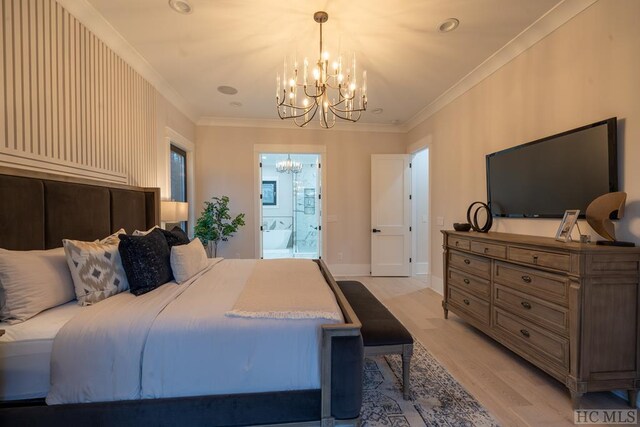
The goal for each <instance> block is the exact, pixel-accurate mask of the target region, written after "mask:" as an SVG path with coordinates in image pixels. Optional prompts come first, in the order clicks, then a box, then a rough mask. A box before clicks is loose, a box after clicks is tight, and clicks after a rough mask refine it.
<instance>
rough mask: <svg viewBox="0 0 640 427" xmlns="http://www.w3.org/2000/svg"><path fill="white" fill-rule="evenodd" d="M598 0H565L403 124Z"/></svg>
mask: <svg viewBox="0 0 640 427" xmlns="http://www.w3.org/2000/svg"><path fill="white" fill-rule="evenodd" d="M597 1H598V0H563V1H561V2H560V3H558V4H557V5H556V6H554V7H553V8H552V9H550V10H549V11H548V12H547V13H545V14H544V15H542V16H541V17H540V18H538V19H537V20H536V21H535V22H534V23H533V24H531V25H529V26H528V27H527V28H525V29H524V30H523V31H522V32H521V33H520V34H518V35H517V36H516V37H514V38H513V40H511V41H510V42H508V43H507V44H505V45H504V46H503V47H502V48H500V49H499V50H498V51H496V52H495V53H494V54H492V55H491V56H490V57H489V58H487V59H486V60H485V61H484V62H482V63H481V64H480V65H478V66H477V67H476V68H474V69H473V70H472V71H471V72H470V73H469V74H467V75H466V76H464V77H463V78H462V79H460V80H459V81H458V82H457V83H455V84H454V85H453V86H451V87H450V88H449V89H447V90H446V91H445V92H444V93H443V94H442V95H440V96H439V97H438V98H436V99H435V100H434V101H433V102H431V103H430V104H429V105H427V106H426V107H425V108H423V109H422V110H421V111H420V112H418V113H417V114H416V115H415V116H413V117H412V118H411V119H409V120H407V121H406V122H405V123H404V124H403V125H402V126H401V127H402V129H403V130H404V131H405V132H409V131H411V130H412V129H413V128H415V127H416V126H418V125H419V124H420V123H422V122H423V121H425V120H426V119H428V118H429V117H431V116H433V115H434V114H435V113H437V112H438V111H440V110H441V109H442V108H444V107H445V106H447V105H448V104H449V103H451V102H453V101H454V100H455V99H456V98H458V97H460V96H461V95H463V94H464V93H465V92H467V91H469V90H470V89H472V88H473V87H474V86H476V85H477V84H479V83H480V82H482V81H483V80H484V79H486V78H487V77H489V76H491V75H492V74H493V73H495V72H496V71H498V70H499V69H500V68H502V67H503V66H504V65H506V64H508V63H509V62H511V61H512V60H513V59H515V58H516V57H517V56H519V55H520V54H521V53H523V52H525V51H526V50H527V49H529V48H531V47H532V46H533V45H535V44H536V43H538V42H539V41H540V40H542V39H544V38H545V37H547V36H548V35H549V34H551V33H553V32H554V31H555V30H556V29H558V28H559V27H561V26H562V25H564V24H565V23H566V22H568V21H569V20H571V19H572V18H573V17H575V16H576V15H578V14H580V13H581V12H582V11H584V10H585V9H587V8H588V7H590V6H591V5H592V4H594V3H595V2H597Z"/></svg>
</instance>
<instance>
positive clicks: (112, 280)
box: [62, 229, 129, 305]
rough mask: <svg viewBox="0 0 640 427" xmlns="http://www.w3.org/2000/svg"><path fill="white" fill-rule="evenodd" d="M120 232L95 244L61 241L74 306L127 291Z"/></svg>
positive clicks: (121, 230)
mask: <svg viewBox="0 0 640 427" xmlns="http://www.w3.org/2000/svg"><path fill="white" fill-rule="evenodd" d="M120 234H126V232H125V231H124V230H123V229H120V230H118V231H117V232H115V233H114V234H112V235H111V236H109V237H106V238H104V239H102V240H100V241H98V242H81V241H78V240H68V239H64V240H63V241H62V244H63V245H64V251H65V254H66V256H67V264H68V265H69V270H71V277H72V278H73V285H74V288H75V291H76V298H78V304H80V305H91V304H95V303H97V302H99V301H102V300H103V299H107V298H109V297H110V296H113V295H115V294H118V293H120V292H123V291H126V290H127V289H129V283H128V281H127V276H126V274H125V272H124V268H122V260H121V258H120V252H118V244H119V243H120V239H119V238H118V236H119V235H120Z"/></svg>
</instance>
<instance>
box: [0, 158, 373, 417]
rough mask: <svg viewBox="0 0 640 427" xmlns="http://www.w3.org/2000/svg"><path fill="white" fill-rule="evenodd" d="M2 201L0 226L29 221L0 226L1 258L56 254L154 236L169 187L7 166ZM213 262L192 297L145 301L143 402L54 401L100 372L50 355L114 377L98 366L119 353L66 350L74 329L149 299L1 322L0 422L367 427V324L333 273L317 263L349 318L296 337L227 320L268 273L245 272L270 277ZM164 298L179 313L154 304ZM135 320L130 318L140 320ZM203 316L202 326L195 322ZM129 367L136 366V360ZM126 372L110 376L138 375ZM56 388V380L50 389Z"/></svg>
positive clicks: (122, 299)
mask: <svg viewBox="0 0 640 427" xmlns="http://www.w3.org/2000/svg"><path fill="white" fill-rule="evenodd" d="M0 198H1V199H2V200H5V201H6V200H11V201H13V203H10V204H8V203H3V205H2V207H0V224H21V226H20V227H6V226H5V227H2V228H0V247H3V248H6V249H11V250H34V249H51V248H55V247H58V246H60V244H61V243H60V242H61V240H62V238H73V239H79V240H93V239H99V238H101V237H103V236H105V235H108V234H109V233H112V232H113V231H116V230H118V229H119V228H121V227H124V228H125V229H127V230H134V229H140V230H143V229H149V228H151V227H152V226H153V225H155V224H157V223H158V222H159V221H158V219H159V191H158V189H150V188H139V187H130V186H122V185H114V184H107V183H102V182H87V181H85V180H80V179H75V178H67V177H58V176H52V175H48V174H43V173H38V172H30V171H21V170H14V169H8V168H0ZM79 213H80V214H79ZM262 262H264V261H262ZM209 263H210V264H211V265H210V266H209V267H208V268H207V269H206V270H205V271H204V272H203V273H202V274H201V275H200V276H199V277H197V278H196V279H195V280H192V281H191V282H190V283H187V284H186V286H183V285H184V284H181V285H177V284H175V283H169V284H166V285H164V286H162V287H161V288H159V289H157V290H156V291H159V290H160V289H162V291H160V292H156V291H152V292H151V293H149V294H145V295H150V294H152V295H151V297H148V298H147V299H148V300H149V301H152V302H149V303H148V304H149V305H150V306H153V304H160V305H158V306H157V307H156V308H155V310H156V311H157V312H158V313H157V314H156V317H154V318H153V319H152V320H149V321H148V322H147V323H149V324H150V325H152V326H149V330H147V331H146V332H140V333H139V334H138V335H139V336H140V337H143V340H142V341H141V344H140V343H139V344H138V345H141V346H142V348H143V349H144V351H145V352H146V353H145V355H144V356H145V359H144V360H145V361H151V360H154V364H151V363H150V362H149V363H148V364H146V365H143V364H139V365H141V366H142V367H141V368H140V381H139V384H140V386H139V387H138V388H139V390H136V391H135V393H127V392H122V390H125V389H126V390H132V389H134V388H135V387H134V386H133V385H127V386H126V387H123V388H122V389H118V388H117V387H115V388H113V387H112V389H109V390H106V391H105V390H92V391H91V392H90V393H85V394H82V393H81V394H79V395H78V397H77V398H75V400H74V399H73V398H71V399H70V398H68V395H69V393H67V397H62V398H60V399H57V398H56V397H55V396H56V395H57V391H59V390H64V389H65V387H67V388H69V387H70V388H73V387H74V386H75V385H76V380H77V381H82V380H83V379H86V378H88V377H90V376H91V375H93V374H94V372H93V371H91V370H89V369H88V368H86V369H85V371H82V369H80V370H78V372H74V371H72V370H71V368H70V367H69V366H67V367H66V368H64V369H63V368H61V367H60V366H59V365H60V364H59V363H53V364H52V363H51V358H52V356H51V355H52V352H53V354H54V356H55V355H56V354H58V353H59V355H58V356H55V357H54V360H63V361H64V360H66V359H71V358H72V357H73V355H74V354H79V353H83V352H86V354H90V355H92V356H91V357H90V358H89V359H90V360H91V361H92V363H93V364H94V365H96V366H97V367H98V368H96V369H95V372H98V373H100V372H102V374H103V375H104V374H105V372H103V371H102V370H101V369H100V368H99V367H100V363H102V362H104V363H105V364H106V363H107V359H105V360H104V361H102V362H101V359H100V355H101V352H103V351H104V348H110V346H105V345H104V342H101V341H100V339H97V338H95V336H96V334H94V337H93V338H91V339H89V340H86V341H87V343H84V344H81V343H79V344H78V345H84V346H85V347H77V348H73V345H75V344H73V343H75V342H76V341H82V340H79V339H77V337H71V338H69V337H67V338H66V340H67V341H66V342H65V341H64V340H65V337H66V336H67V335H68V334H69V332H68V330H69V329H73V328H72V327H71V325H72V324H74V323H76V324H79V328H80V329H82V326H83V325H82V323H83V322H86V319H85V318H94V317H96V316H98V315H97V314H96V313H100V312H102V314H101V315H102V316H105V317H104V318H105V319H108V318H109V316H111V318H113V315H112V314H111V312H109V311H108V310H113V309H116V310H120V311H119V313H120V312H124V311H126V310H124V309H122V307H125V306H126V305H127V304H128V303H129V304H133V303H132V301H134V300H135V304H136V305H137V306H138V307H139V306H140V304H142V301H143V299H140V298H142V297H144V296H145V295H143V296H142V297H134V296H133V295H131V294H129V293H128V292H125V293H121V294H118V295H115V296H112V297H110V298H109V299H107V300H105V301H102V302H100V303H98V304H96V305H94V306H91V307H88V308H89V310H87V307H80V306H78V305H77V304H75V303H73V302H71V303H68V304H64V305H60V306H58V307H55V308H52V309H50V310H46V311H44V312H42V313H40V314H38V315H37V316H35V317H33V318H31V319H29V320H27V321H25V322H23V323H19V324H16V325H4V326H3V325H0V329H5V331H6V332H5V334H4V336H2V337H0V396H1V397H0V400H2V402H1V403H0V424H2V425H7V426H9V425H26V424H28V425H38V424H46V425H69V423H75V424H81V423H89V422H91V423H99V424H100V425H116V424H117V425H140V424H141V423H146V424H150V425H176V424H182V425H187V424H188V425H252V424H283V423H297V424H299V423H310V424H317V423H322V424H323V425H333V424H346V425H354V424H357V423H358V422H359V410H360V405H361V401H362V339H361V336H360V332H359V330H360V323H359V321H358V319H357V317H356V315H355V314H354V312H353V310H352V309H351V307H350V306H349V304H348V302H347V301H346V299H345V298H344V295H342V293H341V292H340V290H339V288H338V286H337V285H336V283H335V281H334V279H333V277H332V276H331V274H330V272H329V271H328V269H327V267H326V265H325V264H324V262H323V261H322V260H315V261H314V262H313V263H314V264H313V265H314V268H315V269H316V270H317V271H318V272H319V273H317V274H318V275H319V276H321V278H322V279H323V284H324V285H326V286H325V288H324V289H325V290H327V292H328V293H330V294H331V296H332V300H333V301H334V302H335V306H336V312H337V313H338V316H337V317H331V316H326V317H325V318H322V316H320V317H316V318H308V319H298V320H296V321H295V322H289V323H290V324H292V325H294V326H293V327H291V326H286V323H287V321H286V320H285V319H274V318H260V316H249V317H246V316H244V317H243V316H239V317H233V316H230V315H229V313H230V312H231V311H233V310H232V309H233V308H234V304H236V305H237V302H238V300H239V299H240V296H244V295H245V293H246V292H245V291H244V290H243V289H245V288H248V287H250V286H249V285H248V284H247V283H252V280H253V279H252V278H253V277H254V276H258V277H259V276H260V275H259V274H258V273H256V274H254V275H251V274H249V273H248V272H251V271H262V270H260V266H261V265H262V264H260V261H257V260H232V261H228V260H225V261H221V260H210V261H209ZM305 265H306V264H305ZM305 268H309V266H308V265H306V267H305ZM243 275H244V276H243ZM230 278H234V280H235V282H233V281H231V279H230ZM249 279H252V280H249ZM238 280H239V281H238ZM238 283H240V285H238ZM174 294H175V295H174ZM164 295H167V297H166V298H165V296H164ZM136 298H138V299H137V300H136ZM163 299H167V301H169V302H168V303H164V302H161V303H157V302H153V301H159V300H163ZM144 301H146V300H144ZM203 301H204V302H203ZM144 304H147V303H146V302H145V303H144ZM162 304H169V305H162ZM198 304H200V305H199V306H197V305H198ZM198 307H199V308H198ZM98 308H99V309H98ZM130 311H131V313H130V314H129V315H132V316H136V315H138V314H137V311H136V310H130ZM194 312H201V316H200V317H198V318H196V317H194V315H193V313H194ZM183 313H184V315H183ZM96 318H97V317H96ZM118 318H119V317H118ZM143 318H144V317H143ZM81 319H85V320H81ZM202 319H204V320H202ZM136 322H138V323H144V321H137V320H136ZM99 323H100V322H98V324H99ZM102 323H105V322H104V321H103V322H102ZM115 323H117V322H115ZM120 323H123V324H124V323H126V322H125V321H123V322H120ZM136 324H137V323H136ZM212 325H215V326H212ZM115 327H116V326H113V325H110V326H109V328H103V330H101V331H100V330H99V329H100V326H97V327H96V328H97V329H98V330H99V331H98V332H97V336H99V337H102V336H104V337H107V336H108V335H109V333H110V332H111V333H112V334H113V335H114V336H115V335H123V333H126V327H124V326H122V325H121V326H120V327H122V328H123V329H122V330H121V331H120V332H117V333H114V332H113V328H115ZM283 328H290V329H283ZM132 335H133V334H132ZM106 339H108V338H104V340H106ZM105 342H107V341H105ZM69 343H72V344H69ZM56 346H57V347H56ZM91 346H94V347H95V348H93V350H91V349H92V347H91ZM101 346H102V347H101ZM116 347H117V346H116ZM56 348H57V350H56ZM91 351H94V353H91ZM114 351H115V350H114ZM65 352H66V353H65ZM124 352H127V351H126V350H125V351H124ZM176 361H179V362H176ZM271 361H273V362H271ZM127 363H128V365H131V366H136V362H135V360H134V361H127ZM127 363H124V364H123V366H125V367H124V368H122V370H119V369H117V370H114V371H113V372H112V373H111V374H110V377H112V378H116V377H117V376H118V374H121V376H122V377H123V378H127V377H128V376H130V375H128V374H127V373H126V365H127ZM145 363H147V362H145ZM50 366H53V370H52V371H51V372H50V369H49V367H50ZM105 366H106V365H105ZM158 366H159V367H160V368H159V367H158ZM65 369H66V370H65ZM74 375H75V377H74ZM49 378H52V379H54V381H53V383H52V384H50V382H49ZM221 378H224V380H221ZM61 379H62V380H61ZM65 379H66V384H65V381H64V380H65ZM107 382H108V381H107V380H105V379H104V378H102V379H100V375H98V376H97V380H96V378H92V379H91V381H88V382H87V384H85V385H84V386H78V387H76V390H83V393H84V392H85V391H86V390H87V389H91V387H89V385H91V384H94V385H95V384H98V385H102V384H103V383H107ZM112 382H116V381H112ZM118 384H120V383H118ZM132 384H134V383H132ZM127 387H129V388H128V389H127ZM98 388H100V387H98ZM102 388H105V387H102ZM106 388H107V389H108V387H106ZM94 392H95V394H92V393H94ZM71 395H73V392H72V393H71ZM87 396H89V397H87ZM45 397H47V400H48V402H49V403H51V404H50V405H47V404H46V403H45V400H44V398H45Z"/></svg>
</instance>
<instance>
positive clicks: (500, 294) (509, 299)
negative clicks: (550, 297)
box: [493, 284, 569, 335]
mask: <svg viewBox="0 0 640 427" xmlns="http://www.w3.org/2000/svg"><path fill="white" fill-rule="evenodd" d="M493 303H494V304H495V305H496V306H498V307H501V308H504V309H505V310H507V311H509V312H511V313H514V314H517V315H518V316H520V317H523V318H525V319H528V320H531V321H534V322H535V323H536V324H538V325H541V326H543V327H544V328H545V329H550V330H553V331H555V332H558V333H559V334H562V335H567V334H568V333H569V310H568V309H566V308H564V307H560V306H558V305H556V304H553V303H550V302H547V301H544V300H541V299H539V298H536V297H533V296H531V295H527V294H524V293H522V292H518V291H516V290H514V289H511V288H507V287H505V286H502V285H497V284H496V285H495V288H494V292H493Z"/></svg>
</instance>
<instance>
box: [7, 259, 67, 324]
mask: <svg viewBox="0 0 640 427" xmlns="http://www.w3.org/2000/svg"><path fill="white" fill-rule="evenodd" d="M74 298H75V294H74V292H73V281H72V279H71V274H70V273H69V268H68V267H67V261H66V260H65V256H64V249H62V248H56V249H50V250H46V251H9V250H6V249H0V307H1V308H0V320H3V321H6V322H7V323H10V324H13V323H20V322H23V321H25V320H27V319H29V318H31V317H33V316H35V315H36V314H38V313H40V312H41V311H44V310H47V309H49V308H53V307H56V306H58V305H60V304H64V303H67V302H69V301H71V300H73V299H74Z"/></svg>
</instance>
